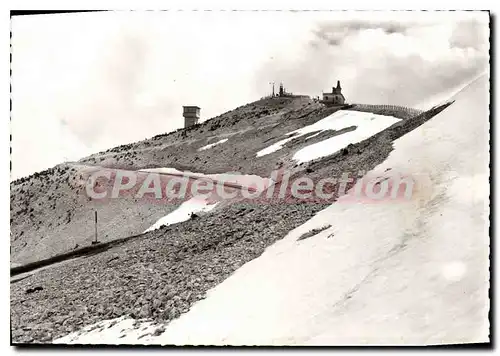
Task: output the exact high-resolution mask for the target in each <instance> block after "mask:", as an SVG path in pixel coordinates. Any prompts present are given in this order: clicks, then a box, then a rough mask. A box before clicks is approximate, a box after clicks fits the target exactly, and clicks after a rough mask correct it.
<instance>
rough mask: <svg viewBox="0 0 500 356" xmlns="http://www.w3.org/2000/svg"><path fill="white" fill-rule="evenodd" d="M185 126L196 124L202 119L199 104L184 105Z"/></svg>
mask: <svg viewBox="0 0 500 356" xmlns="http://www.w3.org/2000/svg"><path fill="white" fill-rule="evenodd" d="M183 108H184V113H183V116H184V128H187V127H190V126H193V125H196V124H197V123H198V120H199V119H200V108H199V107H198V106H183Z"/></svg>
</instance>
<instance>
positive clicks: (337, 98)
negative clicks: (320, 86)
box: [320, 80, 345, 105]
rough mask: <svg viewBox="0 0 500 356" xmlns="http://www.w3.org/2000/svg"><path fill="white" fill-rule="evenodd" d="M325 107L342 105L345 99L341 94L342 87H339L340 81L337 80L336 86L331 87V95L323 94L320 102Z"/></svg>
mask: <svg viewBox="0 0 500 356" xmlns="http://www.w3.org/2000/svg"><path fill="white" fill-rule="evenodd" d="M320 102H321V103H323V104H326V105H344V104H345V97H344V95H343V94H342V87H341V86H340V80H337V86H336V87H332V92H331V93H323V100H321V101H320Z"/></svg>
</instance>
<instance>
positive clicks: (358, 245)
mask: <svg viewBox="0 0 500 356" xmlns="http://www.w3.org/2000/svg"><path fill="white" fill-rule="evenodd" d="M487 90H488V81H487V78H485V77H483V78H481V79H480V80H478V81H476V82H474V83H472V84H471V85H470V86H469V87H468V88H467V89H466V90H464V91H463V92H461V93H460V94H459V95H458V96H457V97H456V98H455V99H456V102H455V103H454V104H452V105H451V106H450V107H449V108H447V109H446V110H445V111H443V112H442V113H441V114H439V115H437V116H436V117H434V118H433V119H431V120H430V121H428V122H427V123H425V124H424V125H422V126H421V127H419V128H417V129H416V130H414V131H413V132H410V133H409V134H407V135H405V136H403V137H401V138H400V139H398V140H397V141H396V142H395V144H394V145H395V149H394V151H393V152H392V153H391V154H390V156H389V157H388V159H387V160H386V161H385V162H384V163H383V164H381V165H379V166H377V167H376V168H375V169H374V170H373V174H375V175H384V173H385V172H386V170H388V169H391V170H392V171H395V172H399V173H405V174H409V175H411V176H413V177H414V178H415V179H417V183H418V182H420V184H417V186H418V188H417V189H416V190H415V191H414V194H413V197H412V199H411V200H409V201H403V202H402V201H395V202H390V201H388V202H386V203H384V204H351V203H345V204H344V203H343V202H342V199H340V200H339V201H338V202H337V203H335V204H333V205H332V206H330V207H329V208H327V209H325V210H323V211H322V212H320V213H319V214H317V215H316V216H315V217H314V218H312V219H311V220H309V221H308V222H307V223H305V224H304V225H302V226H300V227H298V228H297V229H295V230H293V231H291V232H290V233H289V234H288V235H287V236H286V237H285V238H284V239H283V240H281V241H279V242H277V243H276V244H274V245H273V246H271V247H270V248H268V249H267V250H266V252H265V253H264V254H262V255H261V257H259V258H257V259H255V260H253V261H251V262H249V263H247V264H246V265H244V266H243V267H242V268H240V269H239V270H237V271H236V272H235V273H234V274H233V275H232V276H231V277H229V278H228V279H227V280H226V281H224V282H223V283H222V284H220V285H218V286H217V287H215V288H214V289H213V290H211V291H210V292H209V293H208V297H207V299H205V300H202V301H200V302H198V303H197V304H195V305H194V306H193V307H192V308H191V310H190V312H188V313H187V314H184V315H183V316H181V317H180V318H179V319H177V320H174V321H173V322H171V323H170V324H169V326H168V328H167V330H166V332H165V333H164V334H163V335H160V336H159V337H158V338H157V339H155V340H154V341H151V342H155V343H161V344H172V343H173V344H236V345H241V344H244V345H254V344H259V345H267V344H274V345H283V344H321V345H327V344H440V343H465V342H481V341H487V340H488V308H489V301H488V279H489V276H488V265H489V262H488V254H489V245H488V244H489V241H488V103H487V100H488V99H487V98H488V92H487ZM423 178H425V179H423ZM326 224H330V225H331V226H332V227H331V228H329V229H327V230H325V231H323V232H321V233H319V234H317V235H316V236H314V237H311V238H309V239H306V240H302V241H297V238H298V237H299V236H301V235H302V234H303V233H305V232H307V231H310V230H312V229H313V228H317V227H319V226H323V225H326ZM327 237H329V238H327Z"/></svg>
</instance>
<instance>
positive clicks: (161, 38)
mask: <svg viewBox="0 0 500 356" xmlns="http://www.w3.org/2000/svg"><path fill="white" fill-rule="evenodd" d="M346 19H349V22H346ZM486 23H487V16H482V18H481V19H480V21H479V24H478V20H477V14H476V15H474V14H470V13H469V14H467V13H457V12H455V13H442V14H440V15H435V14H433V13H414V12H413V13H412V14H411V16H410V15H409V14H408V13H376V14H373V13H366V12H358V13H354V14H351V13H344V12H321V13H314V12H309V13H300V12H295V13H294V12H282V13H273V12H238V13H233V12H118V13H115V12H101V13H81V14H62V15H61V14H60V15H38V16H22V17H14V18H13V20H12V32H13V39H12V46H13V63H12V70H13V78H12V90H13V92H12V98H13V114H12V119H13V125H12V133H13V178H15V177H19V176H23V175H28V174H30V173H32V172H34V171H38V170H42V169H45V168H48V167H50V166H52V165H54V164H55V163H57V162H61V161H63V160H65V159H77V158H79V157H81V156H84V155H86V154H88V153H89V152H91V151H97V150H102V149H106V148H110V147H113V146H115V145H118V144H124V143H129V142H131V141H136V140H140V139H143V138H146V137H151V136H154V135H157V134H159V133H163V132H168V131H171V130H174V129H177V128H179V127H181V126H182V124H183V120H182V105H192V104H195V105H198V106H200V107H201V108H202V111H201V113H202V117H203V118H204V119H207V118H210V117H213V116H216V115H218V114H220V113H222V112H224V111H227V110H230V109H232V108H234V107H236V106H239V105H242V104H245V103H247V102H249V101H253V100H256V99H258V98H259V97H261V96H264V95H266V94H267V93H268V92H269V90H270V86H269V82H270V81H276V82H279V81H283V82H284V83H285V85H286V86H287V88H288V89H290V90H291V91H293V92H296V93H304V94H309V95H319V94H321V90H326V89H329V87H330V86H331V85H332V83H336V80H337V78H339V79H341V80H342V84H343V87H344V90H345V93H346V96H347V98H348V100H350V101H368V102H371V103H394V104H399V103H403V104H411V103H413V102H417V101H419V100H421V99H423V97H424V96H428V95H431V94H436V93H437V92H440V91H441V90H443V89H444V88H448V87H451V86H455V85H459V84H461V83H462V82H463V79H464V78H465V77H469V76H472V75H474V73H476V72H477V71H478V70H479V69H478V68H480V69H482V70H484V67H485V66H486V63H487V41H485V40H484V39H483V38H479V37H478V36H479V35H480V34H481V33H482V31H484V30H485V29H486ZM459 24H460V26H459ZM467 29H468V30H467ZM471 31H473V32H474V33H476V36H474V35H473V34H471ZM332 36H333V37H332ZM332 43H333V44H332ZM335 43H337V44H336V45H335ZM434 92H435V93H434ZM63 122H66V123H67V125H66V126H65V127H61V126H62V125H63V124H62V123H63ZM42 132H43V134H42ZM62 138H64V139H65V140H62Z"/></svg>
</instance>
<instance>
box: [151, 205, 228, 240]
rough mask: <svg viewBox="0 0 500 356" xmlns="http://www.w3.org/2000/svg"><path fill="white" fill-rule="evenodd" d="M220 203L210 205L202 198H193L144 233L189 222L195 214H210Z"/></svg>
mask: <svg viewBox="0 0 500 356" xmlns="http://www.w3.org/2000/svg"><path fill="white" fill-rule="evenodd" d="M217 204H218V203H215V204H211V205H208V200H207V199H201V198H200V197H193V198H191V199H189V200H188V201H185V202H183V203H182V204H181V205H180V206H179V207H178V208H177V209H175V210H174V211H172V212H171V213H169V214H167V215H165V216H164V217H162V218H160V219H159V220H158V221H157V222H155V223H154V225H152V226H151V227H150V228H148V229H147V230H144V233H146V232H149V231H153V230H156V229H159V228H160V227H161V226H162V225H166V226H169V225H172V224H177V223H180V222H183V221H187V220H189V219H190V218H191V214H193V213H201V212H204V213H206V212H209V211H210V210H212V209H214V208H215V207H216V206H217Z"/></svg>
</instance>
